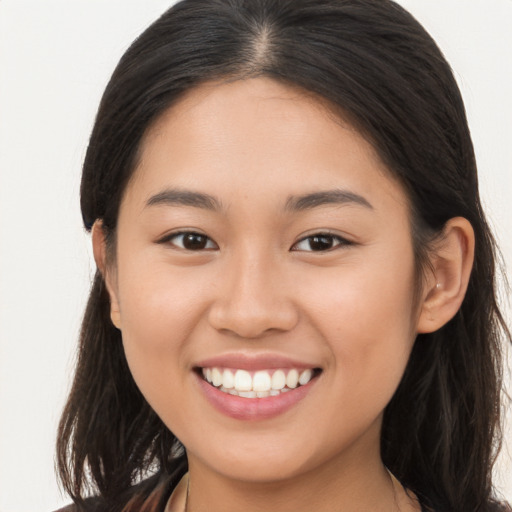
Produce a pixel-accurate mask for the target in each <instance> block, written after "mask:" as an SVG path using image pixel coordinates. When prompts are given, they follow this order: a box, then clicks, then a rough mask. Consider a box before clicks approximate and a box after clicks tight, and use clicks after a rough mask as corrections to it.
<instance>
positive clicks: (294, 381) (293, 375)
mask: <svg viewBox="0 0 512 512" xmlns="http://www.w3.org/2000/svg"><path fill="white" fill-rule="evenodd" d="M298 384H299V372H298V371H297V370H295V369H294V370H290V371H289V372H288V375H287V376H286V385H287V386H288V387H289V388H290V389H294V388H296V387H297V385H298Z"/></svg>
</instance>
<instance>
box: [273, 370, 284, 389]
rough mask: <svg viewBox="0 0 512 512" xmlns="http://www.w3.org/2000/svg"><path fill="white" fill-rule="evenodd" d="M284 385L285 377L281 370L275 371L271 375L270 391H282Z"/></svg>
mask: <svg viewBox="0 0 512 512" xmlns="http://www.w3.org/2000/svg"><path fill="white" fill-rule="evenodd" d="M285 385H286V375H285V374H284V372H283V370H277V371H276V372H274V375H272V389H283V388H284V387H285Z"/></svg>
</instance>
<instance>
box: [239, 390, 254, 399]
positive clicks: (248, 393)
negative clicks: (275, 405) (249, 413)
mask: <svg viewBox="0 0 512 512" xmlns="http://www.w3.org/2000/svg"><path fill="white" fill-rule="evenodd" d="M238 396H241V397H243V398H256V391H239V392H238Z"/></svg>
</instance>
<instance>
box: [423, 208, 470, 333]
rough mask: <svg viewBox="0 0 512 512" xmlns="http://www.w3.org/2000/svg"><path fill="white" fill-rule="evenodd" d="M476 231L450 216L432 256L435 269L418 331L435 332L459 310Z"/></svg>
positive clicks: (425, 294)
mask: <svg viewBox="0 0 512 512" xmlns="http://www.w3.org/2000/svg"><path fill="white" fill-rule="evenodd" d="M474 251H475V234H474V231H473V227H472V226H471V224H470V223H469V221H468V220H467V219H464V218H462V217H454V218H453V219H450V220H449V221H448V222H447V223H446V225H445V227H444V229H443V233H442V237H441V240H440V241H439V242H438V243H437V244H436V247H435V248H434V249H433V250H432V254H431V255H430V261H431V264H432V270H433V272H432V273H431V274H429V276H428V277H427V279H426V283H424V290H423V295H422V304H421V307H420V314H419V318H418V324H417V332H418V333H428V332H434V331H436V330H437V329H440V328H441V327H442V326H443V325H445V324H446V323H447V322H448V321H449V320H451V319H452V318H453V317H454V316H455V314H456V313H457V311H458V310H459V308H460V306H461V304H462V301H463V300H464V295H465V294H466V290H467V287H468V283H469V277H470V275H471V269H472V268H473V258H474Z"/></svg>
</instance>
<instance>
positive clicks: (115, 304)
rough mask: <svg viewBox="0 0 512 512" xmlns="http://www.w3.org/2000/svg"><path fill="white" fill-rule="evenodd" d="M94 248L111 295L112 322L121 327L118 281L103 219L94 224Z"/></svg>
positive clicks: (95, 258) (92, 233)
mask: <svg viewBox="0 0 512 512" xmlns="http://www.w3.org/2000/svg"><path fill="white" fill-rule="evenodd" d="M91 235H92V249H93V254H94V260H95V261H96V265H97V267H98V270H99V271H100V272H101V275H102V276H103V280H104V281H105V285H106V287H107V291H108V294H109V296H110V318H111V320H112V323H113V324H114V325H115V326H116V327H117V328H118V329H121V315H120V311H119V300H118V294H117V282H116V276H115V270H114V269H113V268H112V266H111V264H110V265H109V264H108V261H107V242H106V239H105V231H104V229H103V223H102V221H101V220H97V221H96V222H95V223H94V225H93V226H92V231H91Z"/></svg>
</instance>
